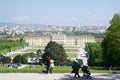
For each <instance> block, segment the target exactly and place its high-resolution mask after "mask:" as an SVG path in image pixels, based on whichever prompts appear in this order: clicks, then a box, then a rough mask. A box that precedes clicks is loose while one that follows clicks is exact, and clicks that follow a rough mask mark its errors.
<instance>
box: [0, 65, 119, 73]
mask: <svg viewBox="0 0 120 80" xmlns="http://www.w3.org/2000/svg"><path fill="white" fill-rule="evenodd" d="M43 70H45V66H42V67H41V66H39V65H33V67H32V68H30V66H29V65H28V66H26V67H25V68H22V69H8V68H7V65H5V66H4V67H3V66H0V73H42V71H43ZM89 70H90V72H91V73H120V70H117V71H110V70H108V69H106V68H104V67H90V68H89ZM53 71H54V73H71V71H72V68H71V66H55V68H54V70H53ZM80 73H82V71H81V69H80Z"/></svg>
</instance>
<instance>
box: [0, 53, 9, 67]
mask: <svg viewBox="0 0 120 80" xmlns="http://www.w3.org/2000/svg"><path fill="white" fill-rule="evenodd" d="M10 62H11V58H10V57H8V56H3V55H0V63H2V64H3V66H4V64H6V63H10Z"/></svg>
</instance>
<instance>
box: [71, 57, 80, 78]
mask: <svg viewBox="0 0 120 80" xmlns="http://www.w3.org/2000/svg"><path fill="white" fill-rule="evenodd" d="M80 67H81V66H80V63H79V62H78V59H76V60H75V61H73V65H72V69H73V70H72V72H71V73H75V75H74V77H76V76H78V77H80V75H79V69H80Z"/></svg>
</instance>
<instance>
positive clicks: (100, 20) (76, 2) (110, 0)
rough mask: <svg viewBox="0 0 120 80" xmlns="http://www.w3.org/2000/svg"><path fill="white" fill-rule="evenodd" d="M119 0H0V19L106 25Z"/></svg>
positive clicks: (55, 23)
mask: <svg viewBox="0 0 120 80" xmlns="http://www.w3.org/2000/svg"><path fill="white" fill-rule="evenodd" d="M115 13H120V0H0V22H9V23H11V22H12V23H23V24H24V23H40V24H48V25H73V26H76V25H106V26H107V25H109V21H110V20H111V19H112V17H113V15H114V14H115Z"/></svg>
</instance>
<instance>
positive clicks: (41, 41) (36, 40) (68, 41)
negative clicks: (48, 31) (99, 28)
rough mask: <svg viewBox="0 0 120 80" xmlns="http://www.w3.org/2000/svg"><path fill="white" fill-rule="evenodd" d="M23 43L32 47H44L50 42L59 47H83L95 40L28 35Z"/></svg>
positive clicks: (78, 37)
mask: <svg viewBox="0 0 120 80" xmlns="http://www.w3.org/2000/svg"><path fill="white" fill-rule="evenodd" d="M25 41H26V42H27V43H29V45H33V46H45V45H47V44H48V42H50V41H55V42H57V43H58V44H61V45H84V44H85V43H87V42H96V40H95V38H94V37H93V36H91V35H80V36H66V35H59V36H58V35H54V36H38V35H29V36H27V37H25Z"/></svg>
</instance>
